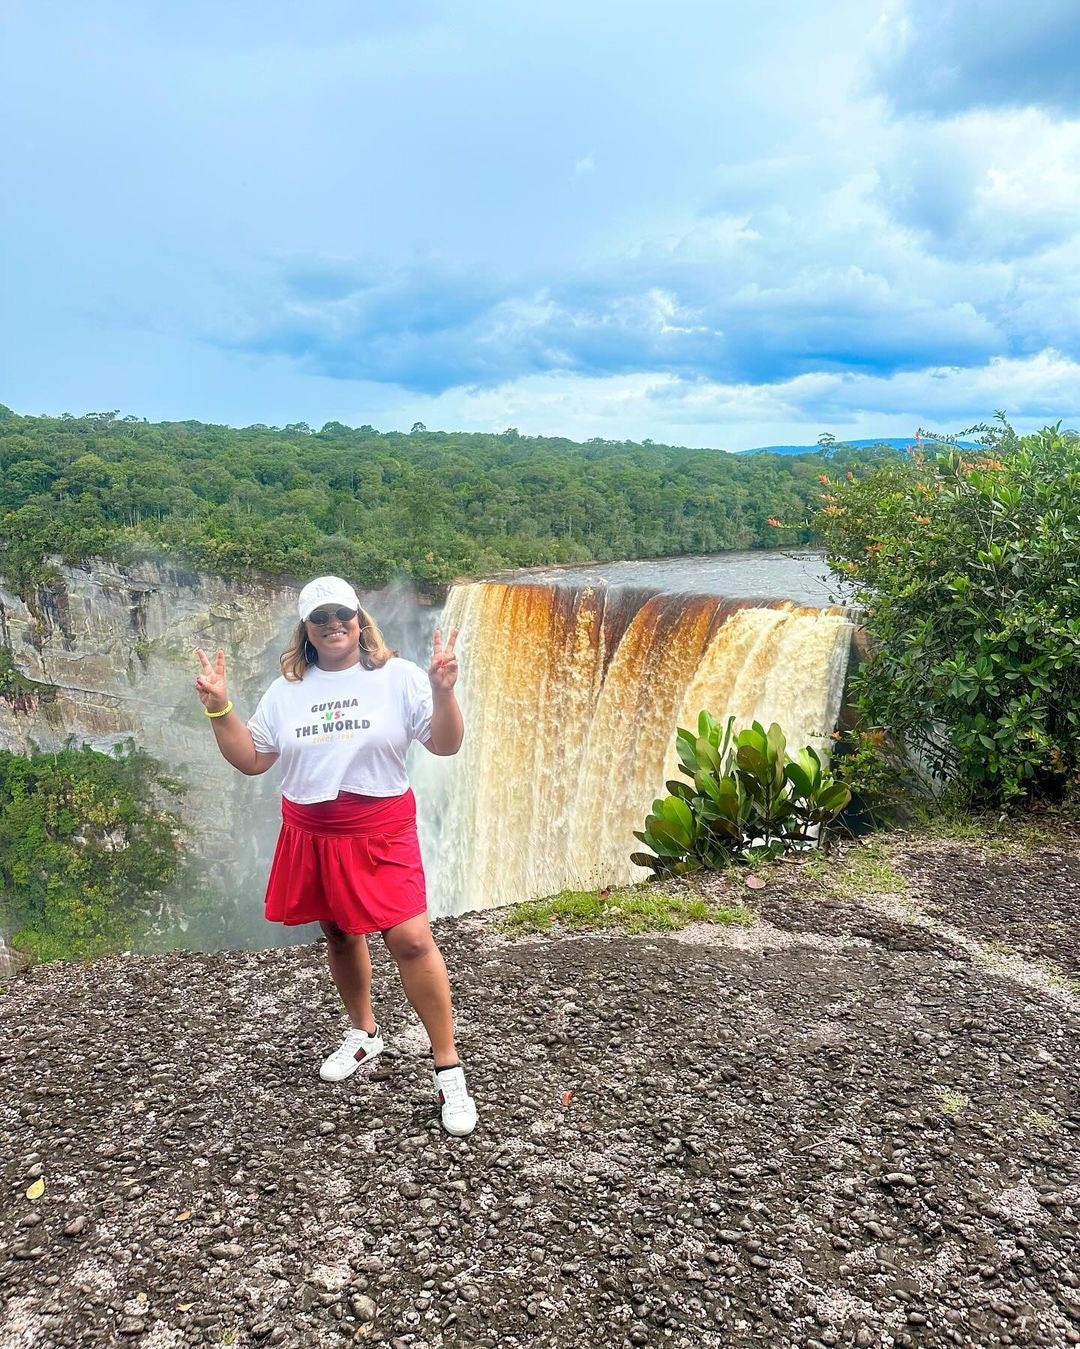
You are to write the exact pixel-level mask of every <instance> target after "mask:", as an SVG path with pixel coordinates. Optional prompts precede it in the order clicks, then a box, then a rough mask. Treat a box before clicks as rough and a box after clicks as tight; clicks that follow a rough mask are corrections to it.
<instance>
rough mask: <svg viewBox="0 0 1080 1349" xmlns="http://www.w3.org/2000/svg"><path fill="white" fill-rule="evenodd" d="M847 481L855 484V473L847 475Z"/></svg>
mask: <svg viewBox="0 0 1080 1349" xmlns="http://www.w3.org/2000/svg"><path fill="white" fill-rule="evenodd" d="M847 480H848V482H854V481H855V474H854V473H849V474H848V475H847Z"/></svg>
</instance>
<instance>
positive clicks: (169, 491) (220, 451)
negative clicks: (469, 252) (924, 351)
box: [0, 409, 820, 590]
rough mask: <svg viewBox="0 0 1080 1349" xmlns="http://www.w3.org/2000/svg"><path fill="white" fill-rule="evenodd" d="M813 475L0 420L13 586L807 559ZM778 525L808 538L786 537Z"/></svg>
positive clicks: (596, 447)
mask: <svg viewBox="0 0 1080 1349" xmlns="http://www.w3.org/2000/svg"><path fill="white" fill-rule="evenodd" d="M819 467H820V461H819V459H818V458H817V456H815V455H807V456H798V457H788V458H781V457H779V456H774V455H752V456H735V455H731V454H727V453H725V452H722V451H717V450H706V449H687V448H681V447H678V446H670V445H654V444H638V443H636V442H633V441H611V440H591V441H588V442H586V443H584V444H579V443H576V442H574V441H571V440H566V439H562V438H557V437H556V438H552V437H535V436H523V435H520V434H519V433H518V431H517V430H516V429H515V428H513V427H510V428H508V429H507V430H506V431H504V432H502V433H500V434H496V435H481V434H470V433H463V432H453V433H446V432H437V431H428V430H426V428H425V427H424V426H423V424H422V423H419V422H418V423H416V424H415V425H414V426H413V428H412V430H411V431H410V432H409V433H408V434H404V433H400V432H379V431H376V430H375V429H374V428H373V427H370V426H362V427H360V428H358V429H355V430H354V429H351V428H349V427H347V426H345V425H343V424H342V423H340V422H328V423H327V424H326V425H325V426H324V427H323V428H322V430H320V431H317V432H315V431H312V430H311V428H310V427H308V426H306V425H305V424H304V423H302V422H297V423H293V424H291V425H289V426H286V427H284V428H276V427H266V426H250V427H246V428H243V429H236V428H233V427H228V426H213V425H204V424H202V423H200V422H195V421H184V422H159V423H150V422H147V421H144V420H140V419H139V418H136V417H130V416H129V417H121V416H119V415H118V413H117V412H114V411H109V412H97V413H88V414H87V415H86V416H83V417H73V416H68V415H64V416H61V417H23V416H19V415H17V414H15V413H12V412H11V411H10V409H3V411H2V413H0V517H2V537H3V541H4V542H3V544H0V548H2V552H0V570H2V571H3V573H4V575H5V577H6V579H7V580H8V581H9V583H11V584H13V585H15V586H16V587H17V588H19V589H23V590H25V588H26V587H28V586H32V585H34V584H36V583H37V582H39V581H42V580H47V579H49V566H48V562H47V559H48V558H49V556H50V555H59V556H60V557H61V558H62V559H63V560H65V561H66V562H69V563H74V562H78V561H81V560H83V559H85V558H87V557H90V556H111V557H116V558H122V557H123V555H124V553H125V551H126V550H128V549H130V548H132V547H134V546H139V545H149V546H157V547H161V548H164V549H166V550H169V551H172V552H174V553H176V554H178V555H180V556H182V557H183V558H185V559H186V560H187V561H189V562H190V563H191V564H193V565H194V566H196V567H198V568H200V569H203V570H206V571H209V572H212V573H216V574H218V575H223V576H239V575H243V574H245V573H247V572H252V571H263V572H268V573H287V574H290V575H296V576H304V575H310V574H311V573H313V572H336V573H342V574H345V575H347V576H349V577H351V578H353V579H354V580H356V581H357V582H359V583H360V584H362V585H365V586H377V585H380V584H382V583H384V582H385V581H386V580H387V579H388V578H389V577H390V576H391V575H392V574H395V573H404V574H407V575H409V576H410V577H412V578H413V579H414V580H415V581H417V582H418V583H419V584H421V585H438V584H441V583H444V582H446V581H448V580H450V579H452V578H453V577H455V576H459V575H475V574H480V573H484V572H487V571H491V570H495V569H498V568H503V567H523V566H534V565H542V564H551V563H557V562H584V561H590V560H593V559H596V560H600V561H607V560H611V559H614V558H629V557H642V558H647V557H670V556H678V555H685V554H691V553H713V552H719V551H722V550H724V549H731V548H758V547H775V546H777V544H795V543H806V542H809V541H811V539H812V538H814V537H815V535H814V527H813V525H812V524H811V517H812V514H813V508H814V506H816V504H817V503H816V492H817V473H818V470H819ZM777 518H780V519H783V520H785V521H789V522H793V523H791V524H789V525H785V526H784V527H783V529H782V530H780V531H778V529H777V527H776V526H775V525H770V524H769V521H770V519H772V520H775V519H777Z"/></svg>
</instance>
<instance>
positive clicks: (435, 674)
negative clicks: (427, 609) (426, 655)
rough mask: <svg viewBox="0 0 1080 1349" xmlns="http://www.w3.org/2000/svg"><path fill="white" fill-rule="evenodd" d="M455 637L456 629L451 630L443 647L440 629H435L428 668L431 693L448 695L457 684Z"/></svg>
mask: <svg viewBox="0 0 1080 1349" xmlns="http://www.w3.org/2000/svg"><path fill="white" fill-rule="evenodd" d="M457 635H458V630H457V628H451V629H450V639H449V641H448V642H447V643H446V645H445V646H443V640H442V628H436V629H435V641H434V643H433V645H432V654H431V664H430V665H429V666H428V679H430V680H431V689H432V692H433V693H443V694H446V693H450V692H452V691H453V688H454V685H455V684H456V683H457V677H458V663H457V657H456V656H455V655H454V643H455V642H456V641H457Z"/></svg>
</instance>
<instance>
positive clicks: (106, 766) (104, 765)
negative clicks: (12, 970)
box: [0, 743, 182, 960]
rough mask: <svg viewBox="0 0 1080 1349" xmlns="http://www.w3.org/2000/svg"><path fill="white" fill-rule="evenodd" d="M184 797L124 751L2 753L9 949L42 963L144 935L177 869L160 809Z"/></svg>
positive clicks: (133, 752) (0, 845)
mask: <svg viewBox="0 0 1080 1349" xmlns="http://www.w3.org/2000/svg"><path fill="white" fill-rule="evenodd" d="M181 791H182V787H181V785H180V784H179V783H177V782H174V781H173V780H172V779H170V778H168V777H166V776H165V775H164V774H163V773H162V771H161V769H160V768H159V767H158V765H157V764H156V763H155V761H154V760H153V759H152V758H151V757H150V756H149V755H148V754H146V753H145V752H143V751H141V750H138V749H136V748H135V747H134V746H133V745H132V744H130V743H129V744H128V745H127V746H125V747H124V748H120V747H118V748H117V749H116V750H115V751H114V752H113V753H112V754H101V753H98V752H97V751H96V750H93V749H91V748H90V747H89V746H87V745H83V746H82V747H81V748H79V749H76V748H74V747H71V746H69V747H67V748H65V749H63V750H60V751H58V752H56V753H52V754H50V753H41V754H33V755H22V754H11V753H9V752H7V751H2V752H0V902H2V905H3V908H4V910H5V912H4V921H5V923H6V925H7V926H9V927H10V928H12V929H13V930H14V942H15V944H16V945H17V946H18V947H20V948H21V949H23V950H26V951H29V952H31V953H32V954H34V955H35V956H36V957H37V958H38V959H42V960H49V959H56V958H76V957H87V956H93V955H98V954H100V953H101V952H103V951H108V950H115V949H118V948H120V947H123V946H127V945H130V944H132V942H133V941H134V940H135V939H136V938H138V937H139V936H141V935H142V933H143V932H144V931H146V929H147V928H148V927H150V926H151V924H152V923H153V921H154V920H155V919H156V918H157V917H158V916H159V911H160V908H161V902H162V891H163V888H164V887H165V886H166V885H167V884H168V883H169V882H171V881H172V880H173V878H174V877H175V875H176V873H177V870H178V868H179V866H180V862H181V835H180V823H179V819H178V817H177V815H176V814H175V813H174V812H173V811H172V810H169V809H166V808H165V806H164V805H162V804H161V802H162V800H164V801H166V802H168V801H169V800H170V799H172V800H175V799H176V797H177V796H178V795H179V794H180V792H181Z"/></svg>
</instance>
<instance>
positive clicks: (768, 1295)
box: [0, 847, 1080, 1349]
mask: <svg viewBox="0 0 1080 1349" xmlns="http://www.w3.org/2000/svg"><path fill="white" fill-rule="evenodd" d="M1063 857H1064V862H1063V865H1064V867H1065V870H1066V871H1067V872H1068V874H1069V875H1070V876H1072V877H1073V878H1074V879H1075V876H1076V872H1077V859H1076V856H1075V854H1073V853H1070V852H1069V849H1068V848H1067V847H1064V849H1063ZM911 866H912V877H913V881H912V885H913V890H914V889H915V888H916V882H918V885H924V881H925V885H924V888H923V889H922V891H920V894H921V899H920V901H919V902H920V904H922V905H923V906H924V908H923V910H922V913H923V917H924V919H925V921H922V922H919V921H905V920H903V919H901V918H898V917H897V916H896V915H895V914H888V913H885V912H883V911H882V910H881V909H880V908H877V909H876V908H874V907H873V906H872V905H870V904H861V903H859V902H856V901H839V900H835V899H832V900H830V899H828V898H827V897H824V896H822V895H821V894H820V893H814V892H813V890H812V888H807V887H802V888H801V889H800V887H799V886H798V885H797V884H794V883H790V884H789V883H787V882H785V883H784V884H779V883H777V884H773V882H772V881H770V883H769V885H768V886H767V887H766V890H765V891H763V892H761V894H760V895H759V896H756V897H755V903H758V902H760V904H761V913H762V918H761V921H760V922H759V923H758V924H757V925H756V926H755V927H753V928H749V929H730V930H728V929H718V928H713V927H709V928H701V929H698V930H688V931H686V932H683V933H681V934H678V936H677V937H658V936H648V937H639V938H629V937H623V936H611V935H604V936H600V935H586V936H551V937H543V938H531V939H525V940H511V939H509V938H508V937H507V936H506V934H505V932H504V931H503V930H502V928H501V927H500V925H499V921H498V918H497V917H496V916H494V915H492V916H487V917H484V918H475V917H474V918H468V919H461V920H457V921H456V922H454V921H449V922H442V923H440V924H439V925H438V928H437V931H438V937H439V941H440V945H441V946H442V948H443V950H444V953H445V954H446V956H447V959H448V962H449V964H450V967H451V971H452V975H453V978H454V981H455V985H456V995H457V1003H458V1009H459V1025H460V1040H461V1043H462V1046H463V1049H464V1051H465V1053H466V1054H467V1066H468V1069H469V1080H470V1085H471V1089H472V1091H473V1092H474V1094H475V1096H476V1097H477V1100H478V1103H479V1106H480V1126H479V1128H478V1129H477V1131H476V1133H475V1134H474V1135H473V1136H472V1137H471V1138H469V1139H466V1140H456V1139H450V1138H447V1137H446V1136H444V1135H443V1134H441V1132H440V1130H439V1128H438V1125H437V1123H436V1119H435V1112H434V1105H433V1102H432V1099H431V1095H430V1088H429V1080H430V1069H429V1065H428V1060H427V1058H426V1055H425V1053H424V1038H423V1035H422V1032H421V1031H420V1029H419V1027H418V1026H417V1024H416V1022H415V1020H414V1018H413V1017H412V1014H411V1013H410V1012H408V1010H407V1008H406V1006H405V1004H404V1001H403V998H402V995H401V992H400V988H399V986H398V984H397V980H396V977H395V975H394V972H393V970H392V969H391V968H390V966H389V965H388V962H387V960H386V957H385V954H384V953H383V951H382V948H381V944H380V943H379V942H378V941H377V940H376V941H375V942H373V943H372V950H373V956H374V959H375V965H376V979H377V993H378V1003H377V1006H378V1009H379V1015H380V1019H381V1021H382V1024H383V1026H384V1028H385V1030H386V1031H387V1034H388V1051H387V1053H386V1055H385V1056H384V1057H383V1059H382V1060H381V1061H379V1063H377V1064H376V1065H374V1066H373V1068H372V1069H370V1070H368V1074H369V1075H367V1076H364V1075H362V1073H358V1074H357V1075H356V1076H355V1077H353V1078H352V1079H350V1080H349V1081H347V1082H345V1083H343V1084H338V1085H332V1084H329V1083H324V1082H321V1081H320V1079H319V1078H318V1075H317V1069H318V1064H319V1061H320V1059H321V1057H322V1056H323V1054H325V1053H326V1052H327V1051H328V1050H329V1049H331V1048H333V1047H334V1046H335V1045H336V1043H337V1039H338V1035H339V1032H340V1029H341V1026H342V1022H341V1018H340V1013H339V1010H338V1008H337V1005H336V995H334V993H333V991H332V988H331V986H330V983H329V979H328V976H327V974H326V971H325V963H324V954H323V950H322V948H321V946H311V947H293V948H289V949H286V950H280V951H262V952H234V953H224V954H217V955H199V954H191V953H179V952H177V953H173V954H170V955H167V956H162V957H137V958H132V957H118V958H116V959H110V960H105V961H101V962H98V963H96V964H94V965H90V966H72V965H54V966H48V967H42V968H38V969H35V970H32V971H29V972H28V973H26V974H24V975H21V976H19V977H18V978H16V979H15V980H13V981H12V982H11V983H10V984H8V985H7V987H6V989H5V991H4V994H3V997H2V998H0V1005H2V1006H3V1017H4V1027H5V1035H4V1039H3V1041H2V1043H0V1082H2V1085H0V1125H2V1129H3V1136H4V1139H5V1149H4V1155H3V1161H2V1168H3V1190H2V1199H0V1245H2V1250H0V1345H3V1346H4V1349H8V1347H9V1346H11V1349H30V1346H33V1349H61V1346H63V1349H67V1347H68V1346H73V1345H80V1346H81V1345H113V1344H116V1345H125V1344H131V1345H141V1346H145V1349H172V1346H181V1345H222V1344H232V1345H243V1346H258V1345H285V1346H304V1347H305V1349H306V1346H321V1345H340V1344H344V1343H348V1342H353V1341H356V1342H358V1343H363V1342H370V1343H374V1344H388V1345H393V1346H395V1347H396V1349H404V1347H405V1346H409V1347H410V1349H423V1347H424V1346H428V1347H429V1349H435V1347H436V1346H451V1345H454V1346H456V1345H468V1346H474V1345H475V1346H484V1345H487V1346H504V1345H505V1346H514V1345H545V1346H582V1345H599V1344H603V1345H615V1346H626V1345H677V1346H699V1345H704V1346H716V1347H717V1349H720V1347H721V1346H744V1345H745V1346H762V1347H764V1346H769V1349H786V1347H788V1346H791V1347H793V1349H794V1347H797V1349H820V1347H821V1346H835V1345H856V1346H894V1345H899V1346H939V1345H940V1346H946V1345H951V1344H955V1345H962V1346H997V1345H1013V1344H1015V1345H1043V1346H1063V1345H1069V1344H1077V1343H1080V1249H1078V1223H1077V1219H1078V1216H1080V1168H1078V1157H1077V1138H1078V1133H1080V1104H1078V1101H1077V1095H1076V1076H1077V1074H1076V1065H1077V1061H1078V1050H1080V1014H1078V1010H1077V1006H1078V999H1077V997H1076V995H1075V993H1074V991H1073V990H1072V988H1071V985H1068V984H1067V983H1065V984H1062V985H1061V986H1047V987H1034V986H1032V985H1030V984H1025V983H1023V982H1020V981H1018V980H1016V979H1015V978H1013V977H1009V976H1006V975H1005V974H1004V973H1003V972H1002V971H1001V970H999V969H995V968H994V967H993V966H992V965H991V964H988V963H986V962H984V961H982V960H980V959H978V958H975V957H973V954H972V949H971V947H970V946H966V945H964V944H962V943H961V944H957V943H954V942H951V941H950V940H949V939H948V938H947V936H945V935H943V934H942V931H941V930H939V929H938V928H937V927H935V926H934V924H933V921H932V915H931V916H930V917H927V916H926V909H925V905H928V904H933V903H934V898H933V888H934V884H935V882H934V880H933V876H934V872H933V871H932V869H931V868H929V867H928V866H927V865H926V861H925V857H923V858H922V860H921V861H919V860H917V859H914V860H912V863H911ZM920 868H921V869H920ZM939 874H940V877H941V879H940V881H939V882H938V884H939V886H940V885H944V883H945V879H946V878H947V879H948V881H949V885H950V889H949V891H948V892H944V891H941V890H940V889H939V891H938V899H939V900H940V901H941V902H943V903H944V902H945V901H946V900H948V901H949V902H952V900H953V899H954V898H955V897H956V896H957V895H959V894H969V895H971V896H974V895H975V894H976V889H975V885H976V882H975V880H972V882H971V885H970V886H967V885H964V884H962V883H957V882H956V876H957V874H958V868H957V866H956V865H955V861H953V862H950V864H949V866H948V867H947V868H945V867H943V868H942V869H941V871H940V873H939ZM975 875H977V873H975V872H973V876H975ZM919 878H923V879H919ZM926 878H929V879H926ZM985 892H986V894H987V895H988V896H992V895H993V894H995V893H999V891H997V890H995V888H994V887H993V886H991V885H989V884H987V886H986V887H985ZM1000 893H1004V891H1000ZM989 902H990V901H989V900H988V901H987V903H988V904H989ZM958 913H959V908H958V906H957V905H955V904H954V905H953V907H952V909H951V910H950V914H951V919H952V921H953V922H956V921H958V919H957V915H958ZM1074 913H1075V910H1074ZM1022 918H1023V915H1020V916H1018V917H1013V916H1012V915H1011V912H1010V911H1009V910H1008V907H1007V905H1006V906H1004V911H1003V909H1002V908H999V907H994V908H987V909H986V910H985V912H981V913H980V912H979V911H978V910H977V908H976V906H975V904H974V899H972V900H971V907H970V911H969V912H968V917H967V918H966V919H965V921H966V922H968V923H969V924H970V927H971V930H972V932H976V931H979V932H983V933H985V934H986V935H987V937H988V938H989V939H991V940H994V941H998V940H1005V939H1009V940H1011V941H1012V942H1013V945H1014V949H1017V950H1019V949H1021V948H1022V944H1023V942H1024V941H1026V940H1028V937H1029V936H1030V933H1029V932H1028V927H1027V924H1026V922H1024V921H1021V920H1022ZM1066 926H1067V927H1068V931H1069V933H1072V934H1075V919H1073V920H1072V922H1071V924H1068V923H1067V924H1066ZM1002 934H1004V936H1002ZM1028 949H1032V950H1034V949H1035V946H1034V939H1032V945H1031V946H1030V947H1029V948H1028ZM37 1182H44V1187H45V1188H44V1192H43V1193H42V1194H41V1196H40V1197H39V1198H36V1199H31V1198H28V1197H27V1191H28V1189H30V1188H31V1186H33V1185H35V1184H36V1183H37Z"/></svg>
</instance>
